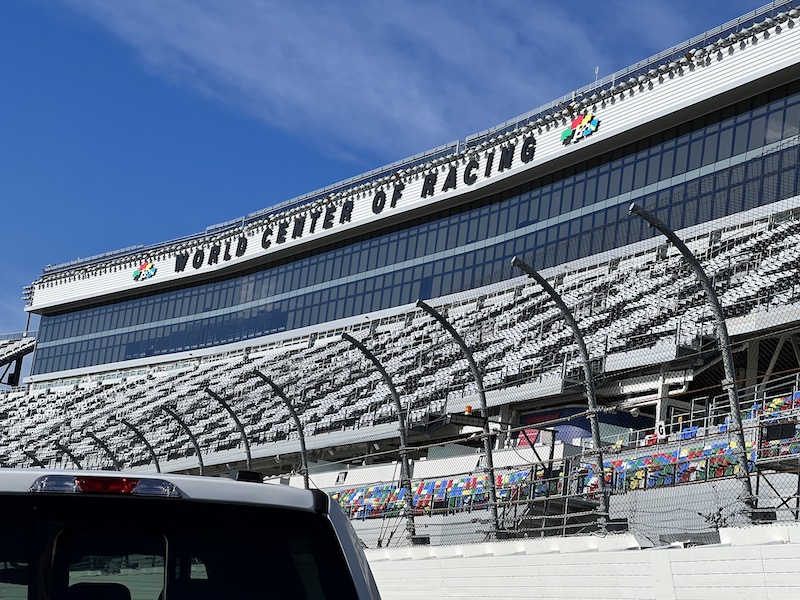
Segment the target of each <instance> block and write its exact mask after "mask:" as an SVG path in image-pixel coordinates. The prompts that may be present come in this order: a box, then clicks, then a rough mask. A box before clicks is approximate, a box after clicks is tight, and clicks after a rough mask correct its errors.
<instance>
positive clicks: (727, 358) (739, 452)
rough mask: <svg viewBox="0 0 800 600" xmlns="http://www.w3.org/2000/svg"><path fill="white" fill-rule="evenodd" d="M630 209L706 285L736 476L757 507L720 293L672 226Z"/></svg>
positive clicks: (747, 498) (633, 207) (751, 504)
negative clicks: (737, 469)
mask: <svg viewBox="0 0 800 600" xmlns="http://www.w3.org/2000/svg"><path fill="white" fill-rule="evenodd" d="M628 210H629V212H630V214H632V215H639V216H640V217H641V218H643V219H644V220H645V221H647V223H648V224H649V225H650V227H655V228H656V229H658V230H659V231H660V232H661V233H663V234H664V236H665V237H666V238H667V239H668V240H669V241H670V242H672V244H673V245H674V246H675V247H676V248H677V249H678V250H679V251H680V253H681V254H682V255H683V258H684V259H685V260H686V262H687V263H688V264H689V266H690V267H691V269H692V271H694V274H695V276H696V277H697V279H698V280H699V281H700V284H701V285H702V286H703V289H704V290H705V292H706V297H707V298H708V303H709V305H710V306H711V311H712V312H713V314H714V324H715V331H716V333H717V336H716V337H717V348H719V351H720V353H721V354H722V367H723V369H724V372H725V379H724V380H723V381H722V382H721V383H722V389H723V390H725V391H726V392H727V394H728V404H729V406H730V413H731V422H732V423H733V427H732V428H731V433H733V435H734V437H735V438H736V445H737V448H736V456H737V460H738V462H739V472H738V474H737V475H738V477H739V478H741V480H742V485H743V487H744V495H745V498H744V502H745V504H746V505H747V506H748V507H749V508H754V507H755V504H754V502H753V501H754V497H753V487H752V484H751V483H750V467H749V465H748V462H747V446H746V445H745V440H744V429H743V427H742V413H741V407H740V406H739V392H738V391H737V389H736V373H735V371H734V368H733V352H732V351H731V341H730V338H729V337H728V326H727V324H726V323H725V315H724V313H723V312H722V306H721V305H720V303H719V298H718V297H717V292H716V290H715V289H714V285H713V284H712V283H711V280H710V279H709V278H708V275H706V272H705V271H704V270H703V266H702V265H701V264H700V261H698V260H697V258H695V256H694V254H692V251H691V250H689V248H688V247H687V246H686V244H685V243H684V242H683V240H682V239H681V238H679V237H678V236H677V234H676V233H675V232H674V231H672V229H670V228H669V226H667V225H666V224H665V223H664V222H663V221H661V220H660V219H659V218H658V217H656V216H655V215H653V214H651V213H649V212H648V211H646V210H645V209H644V208H642V207H641V206H639V205H637V204H636V203H635V202H634V203H632V204H631V205H630V207H629V209H628Z"/></svg>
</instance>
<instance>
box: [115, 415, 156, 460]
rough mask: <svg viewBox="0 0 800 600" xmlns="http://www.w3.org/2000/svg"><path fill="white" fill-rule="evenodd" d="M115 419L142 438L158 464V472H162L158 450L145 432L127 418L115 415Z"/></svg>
mask: <svg viewBox="0 0 800 600" xmlns="http://www.w3.org/2000/svg"><path fill="white" fill-rule="evenodd" d="M114 420H116V421H119V422H120V423H122V424H123V425H125V427H127V428H128V429H130V430H131V431H132V432H133V433H134V435H136V437H137V438H139V440H141V442H142V443H143V444H144V445H145V447H146V448H147V451H148V452H150V457H151V458H152V459H153V462H154V463H155V464H156V472H158V473H161V465H160V464H159V462H158V456H157V455H156V451H155V450H154V449H153V446H152V445H151V444H150V442H148V441H147V438H146V437H144V434H143V433H142V432H141V431H140V430H139V429H138V428H137V427H136V426H135V425H134V424H133V423H131V422H130V421H128V420H127V419H120V418H117V417H115V418H114Z"/></svg>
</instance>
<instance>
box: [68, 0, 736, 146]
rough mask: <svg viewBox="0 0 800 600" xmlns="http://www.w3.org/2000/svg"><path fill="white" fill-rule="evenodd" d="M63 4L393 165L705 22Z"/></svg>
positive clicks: (205, 0)
mask: <svg viewBox="0 0 800 600" xmlns="http://www.w3.org/2000/svg"><path fill="white" fill-rule="evenodd" d="M67 1H68V2H69V3H70V5H71V6H73V7H74V9H75V10H77V11H79V12H82V13H84V14H86V15H89V16H91V17H92V18H94V19H96V20H97V21H98V22H99V23H100V24H101V25H102V26H103V27H105V28H107V29H108V30H110V31H111V32H113V33H114V34H115V35H116V36H118V37H119V38H121V39H123V40H124V41H125V42H127V43H128V44H130V45H131V46H132V47H133V48H135V49H136V51H137V53H138V54H139V56H140V57H141V58H142V60H143V61H144V63H145V65H146V68H148V69H149V70H150V71H151V72H153V73H154V74H158V75H159V76H162V77H166V78H169V79H170V80H172V81H174V82H175V83H177V84H179V85H185V86H190V87H192V88H194V89H196V90H198V91H200V92H202V93H204V94H207V95H209V96H212V97H214V98H216V99H217V100H219V101H221V102H223V103H225V104H227V105H228V106H230V107H232V108H233V109H235V110H238V111H242V112H245V113H247V114H250V115H253V116H255V117H257V118H258V119H260V120H263V121H264V122H265V123H267V124H269V125H270V126H272V127H275V128H278V129H281V130H284V131H286V132H289V133H290V134H299V133H303V134H305V135H307V136H308V137H309V138H312V137H313V138H314V139H315V140H316V143H318V144H319V145H322V146H327V147H329V148H334V147H339V148H340V149H341V151H342V152H343V153H344V154H347V153H348V152H359V151H364V150H369V151H370V152H373V153H377V154H378V155H382V156H385V157H393V158H397V157H400V156H405V155H408V154H412V153H416V152H420V151H423V150H427V149H429V148H432V147H434V146H437V145H440V144H443V143H447V142H450V141H453V140H455V139H459V138H462V139H463V138H464V137H466V136H467V135H469V134H472V133H476V132H478V131H480V130H482V129H485V128H488V127H491V126H493V125H496V124H498V123H500V122H502V121H505V120H507V119H510V118H512V117H514V116H516V115H518V114H521V113H523V112H525V111H527V110H530V109H533V108H535V107H537V106H539V105H540V104H543V103H545V102H548V101H550V100H553V99H555V98H557V97H559V96H561V95H564V94H567V93H569V92H570V90H571V89H573V88H577V87H580V86H582V85H585V84H587V83H590V82H591V81H592V79H593V77H594V68H595V66H600V68H601V74H602V75H607V74H609V73H610V72H612V71H614V70H618V69H620V68H623V67H625V66H627V65H628V64H630V63H632V62H634V61H636V60H640V59H643V58H646V57H647V56H648V55H649V54H650V53H653V52H655V51H658V50H661V49H663V47H664V46H665V45H671V44H674V43H677V42H679V41H681V40H682V39H683V37H688V36H689V35H691V34H694V33H697V31H694V30H692V29H691V27H693V26H696V25H694V23H696V22H699V19H698V11H697V10H696V9H695V10H694V11H691V10H689V8H690V7H691V6H692V4H691V3H689V2H686V1H681V2H678V3H677V5H676V3H670V4H669V5H664V4H659V3H641V2H632V1H630V0H616V1H614V2H609V3H606V4H604V5H603V6H602V7H601V8H597V9H590V8H587V7H585V6H580V5H579V6H571V5H565V4H563V3H557V2H537V3H529V2H512V1H510V0H506V1H499V2H491V3H490V2H480V1H478V0H461V1H458V2H455V1H443V2H427V1H424V0H397V1H395V2H377V1H372V0H348V2H346V3H341V2H336V3H334V2H303V3H299V2H277V1H267V0H263V1H261V0H237V2H229V1H223V0H191V1H190V0H170V1H168V2H166V1H159V0H137V1H136V2H107V1H105V0H67ZM680 5H683V6H684V7H685V8H686V10H681V6H680ZM734 8H735V7H728V9H727V10H734ZM717 12H718V11H717ZM709 14H713V20H711V21H710V23H712V24H716V23H717V19H720V18H721V17H719V16H717V14H716V13H714V11H713V9H707V16H709ZM656 24H657V26H656ZM683 32H686V33H685V34H684V35H681V34H682V33H683Z"/></svg>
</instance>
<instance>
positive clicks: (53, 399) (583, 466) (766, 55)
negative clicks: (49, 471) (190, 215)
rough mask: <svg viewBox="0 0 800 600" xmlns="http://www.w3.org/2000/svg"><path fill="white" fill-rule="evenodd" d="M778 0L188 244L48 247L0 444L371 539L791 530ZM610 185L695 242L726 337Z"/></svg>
mask: <svg viewBox="0 0 800 600" xmlns="http://www.w3.org/2000/svg"><path fill="white" fill-rule="evenodd" d="M796 4H797V2H795V1H788V2H774V3H772V4H770V5H768V6H765V7H763V8H760V9H758V10H756V11H753V12H752V13H749V14H747V15H744V16H742V17H741V18H740V19H737V20H736V21H734V22H731V23H727V24H725V25H722V26H720V27H719V28H717V29H716V30H714V31H710V32H706V33H705V34H703V35H702V36H699V37H697V38H694V39H692V40H689V41H688V42H686V43H684V44H681V45H678V46H676V47H674V48H671V49H669V50H667V51H665V52H664V53H661V54H659V55H657V56H654V57H651V58H650V59H648V60H645V61H642V62H641V63H639V64H637V65H634V66H632V67H630V68H628V69H625V70H623V71H620V72H618V73H615V74H614V75H613V76H610V77H608V78H605V79H603V80H600V81H597V82H596V83H594V84H592V85H590V86H587V87H586V88H583V89H580V90H576V91H574V92H571V93H569V94H567V95H565V96H564V97H562V98H559V99H557V100H555V101H553V102H552V103H550V104H548V105H546V106H543V107H539V108H537V109H535V110H533V111H531V112H530V113H527V114H525V115H521V116H520V117H519V118H517V119H514V120H512V121H509V122H508V123H504V124H501V125H499V126H498V127H496V128H493V129H492V130H490V131H486V132H482V133H479V134H476V135H473V136H470V137H467V138H466V139H465V140H463V141H459V142H458V143H456V144H453V145H448V146H444V147H441V148H437V149H434V150H432V151H430V152H428V153H423V154H421V155H418V156H415V157H412V158H410V159H408V160H406V161H400V162H398V163H395V164H392V165H388V166H387V167H386V168H384V169H379V170H377V171H375V172H371V173H366V174H364V175H363V176H361V177H356V178H353V179H351V180H348V181H345V182H341V183H339V184H336V185H332V186H330V187H329V188H326V189H324V190H319V191H317V192H312V193H310V194H308V195H306V196H303V197H301V198H297V199H294V200H291V201H289V202H286V203H283V204H281V205H279V206H276V207H272V208H270V209H266V210H262V211H258V212H254V213H252V214H250V215H248V216H246V217H243V218H241V219H236V220H234V221H231V222H229V223H225V224H222V225H219V226H212V227H209V228H208V229H207V230H206V231H205V232H202V233H200V234H197V235H196V236H189V237H187V238H182V239H180V240H172V241H168V242H165V243H163V244H159V245H157V246H153V247H135V248H128V249H124V250H120V251H116V252H109V253H106V254H104V255H101V256H98V257H94V258H90V259H82V260H78V261H73V262H71V263H66V264H62V265H56V266H48V267H47V268H46V269H45V270H44V271H43V273H42V274H41V276H40V277H39V278H38V279H36V281H34V282H33V283H32V284H31V286H30V287H28V288H26V291H25V295H26V299H27V306H26V310H28V311H29V312H30V313H33V314H37V315H39V318H40V324H39V329H38V331H37V332H28V333H26V334H25V335H16V336H7V337H8V339H4V340H0V364H2V365H5V368H6V371H7V375H6V377H7V378H6V381H4V383H6V384H7V385H6V386H5V387H6V388H7V389H4V390H3V391H2V392H0V406H2V414H3V417H4V423H5V425H6V426H5V427H4V428H3V430H2V434H0V435H2V439H3V451H2V455H1V456H0V461H2V463H3V464H5V465H7V466H13V467H31V466H47V467H63V468H104V469H113V468H131V469H138V470H153V469H160V470H165V471H180V472H193V473H201V474H204V475H218V474H222V473H226V472H228V471H232V470H235V469H250V470H256V471H259V472H261V473H262V474H263V475H264V476H265V477H266V478H267V479H268V480H269V481H274V482H279V483H284V484H290V485H304V479H305V476H307V477H308V480H309V482H310V485H313V486H315V487H319V488H322V489H324V490H326V491H327V492H328V493H329V494H330V495H331V496H332V497H333V498H335V499H336V500H337V501H339V502H340V504H341V505H342V506H343V507H344V508H345V510H346V511H347V512H348V514H349V515H350V516H351V519H352V520H353V523H354V525H355V527H356V530H357V532H358V533H359V535H360V536H361V537H362V540H363V541H364V543H365V544H366V545H367V546H368V547H370V548H379V547H380V548H386V547H391V546H401V547H402V546H414V545H432V546H441V545H447V544H455V543H468V542H469V543H480V542H482V541H486V540H491V539H494V540H497V539H510V538H511V539H522V538H537V537H556V538H558V537H564V536H569V535H574V534H579V533H586V532H612V531H614V532H620V531H621V532H629V533H632V534H635V535H638V536H642V538H644V539H647V540H648V541H649V543H651V544H652V545H655V546H667V545H669V544H672V543H675V542H678V541H679V542H681V543H684V542H685V543H689V542H691V543H692V544H708V543H715V542H716V543H718V542H719V541H720V536H719V530H720V528H721V527H725V526H736V525H747V524H753V523H761V522H789V521H797V520H800V498H798V489H800V487H799V486H800V340H798V330H799V329H800V284H798V274H799V273H798V271H799V270H800V244H799V243H798V242H800V160H799V159H800V11H798V9H797V8H796ZM632 203H636V204H637V205H639V206H642V207H644V208H645V209H647V210H650V211H652V212H653V213H654V214H655V215H657V216H658V217H659V218H660V219H662V220H663V221H664V222H665V223H667V224H668V225H669V226H670V227H671V228H672V229H673V230H674V231H675V232H676V233H677V235H678V237H679V238H680V239H681V240H683V242H684V243H685V244H686V245H687V247H688V248H689V250H690V251H691V253H692V255H693V256H694V257H695V259H696V260H697V261H698V262H699V265H700V266H701V267H702V270H703V272H704V273H705V274H706V276H707V277H708V279H709V280H710V281H711V283H712V285H713V288H714V291H715V294H716V296H717V297H718V299H719V303H720V305H721V306H722V309H723V313H724V319H725V325H726V327H727V330H728V332H729V334H730V342H731V343H730V347H729V348H720V345H719V342H718V340H719V337H718V334H719V328H720V327H719V324H718V323H717V321H716V320H715V315H714V312H713V310H712V309H711V306H710V303H709V297H708V294H707V293H706V291H705V290H704V288H703V286H702V285H701V282H700V281H699V280H698V278H697V277H696V276H695V274H694V273H693V272H692V270H691V268H690V267H689V265H688V264H687V261H686V260H685V257H684V256H683V255H682V254H681V252H680V251H679V249H678V248H677V247H676V246H675V245H674V244H671V243H668V242H667V240H666V239H665V238H664V236H663V235H661V233H660V232H659V231H658V230H657V229H655V228H648V227H647V223H646V222H645V221H644V220H643V219H642V218H640V217H639V216H637V215H636V214H632V213H631V211H630V206H631V204H632ZM514 257H517V258H520V259H522V260H523V261H525V263H526V264H528V265H530V266H531V267H532V268H534V269H536V270H537V272H538V273H540V274H541V275H542V276H543V277H544V278H545V279H546V280H547V281H548V282H550V284H551V285H552V287H553V288H554V290H555V291H556V292H557V294H558V295H559V297H560V298H561V299H563V302H564V303H565V304H566V306H567V307H568V308H569V311H570V313H571V314H572V315H573V317H574V319H575V322H576V323H577V327H578V329H579V330H580V332H581V335H582V338H583V340H584V342H585V346H586V349H587V350H588V355H589V361H590V364H589V365H588V366H587V365H585V364H584V357H583V356H582V355H581V352H580V347H579V346H580V345H579V343H578V340H576V336H575V335H574V332H573V331H572V330H571V329H570V327H568V325H567V322H566V321H565V319H564V316H563V314H562V312H561V311H560V310H559V307H558V306H557V304H556V303H555V302H554V301H553V298H552V297H551V296H550V295H549V294H548V293H547V291H546V290H545V289H544V288H543V287H542V286H541V285H539V284H537V283H536V282H535V281H534V280H532V279H531V278H529V277H527V276H526V275H525V273H523V272H522V271H520V270H519V269H518V268H515V267H513V266H512V259H513V258H514ZM417 300H423V301H425V303H427V305H430V306H431V307H433V309H434V310H435V311H437V312H438V313H439V314H440V315H442V316H443V318H444V319H445V321H446V322H447V323H448V324H449V325H450V326H451V327H452V329H453V330H455V331H456V332H457V333H458V334H459V336H460V338H461V341H463V343H464V345H465V346H466V348H467V349H468V351H466V352H465V351H464V348H463V347H462V346H461V345H460V344H459V339H457V337H456V336H454V335H453V334H452V333H451V332H450V331H448V330H447V329H446V328H444V327H442V324H441V323H440V322H438V321H437V319H435V318H434V317H433V316H431V314H429V313H428V312H426V311H424V310H421V308H420V306H419V304H418V302H417ZM350 336H352V338H354V339H355V340H357V341H358V342H359V343H361V344H362V345H363V346H364V347H366V348H367V349H368V350H369V351H370V352H371V353H373V355H374V356H375V357H376V358H377V360H378V361H379V363H380V364H381V365H382V366H383V369H384V371H385V375H384V373H381V372H380V370H379V369H376V367H375V364H374V363H373V361H371V360H370V358H369V357H368V356H366V355H365V354H364V353H363V352H362V351H360V350H359V349H358V348H357V347H356V346H355V345H354V344H353V343H352V342H351V341H350V340H349V339H348V338H349V337H350ZM726 350H728V351H730V352H731V355H732V357H733V368H734V372H735V380H734V381H733V382H726V374H725V364H724V360H723V359H722V356H721V355H722V354H723V352H724V351H726ZM31 353H32V361H31V362H32V367H31V372H30V374H29V375H28V376H27V377H25V378H24V380H22V381H20V378H19V373H20V370H21V364H22V362H21V361H22V358H23V357H24V356H26V355H28V354H31ZM473 367H477V371H478V374H479V377H476V372H475V369H474V368H473ZM587 368H588V371H589V372H590V373H591V383H592V384H593V388H594V392H595V394H596V399H597V405H598V410H597V411H591V410H589V407H590V405H589V404H587V401H588V400H587V391H586V390H587V388H588V387H589V386H587V385H586V384H587V381H586V378H585V373H586V369H587ZM270 382H272V383H273V384H274V386H273V385H271V384H270ZM730 386H733V387H734V388H735V391H736V396H737V398H738V404H739V408H740V410H739V414H732V410H731V406H730V404H729V400H728V395H727V392H728V390H729V389H730ZM276 388H277V390H279V391H280V392H281V393H278V391H276ZM395 391H396V393H397V398H395V397H394V392H395ZM396 399H398V400H399V406H400V409H401V410H400V413H401V414H398V410H397V406H398V404H397V403H396V402H395V400H396ZM483 402H485V405H486V412H485V413H484V412H483V410H482V407H481V404H482V403H483ZM593 419H597V423H598V427H599V440H600V446H599V447H597V445H596V444H595V443H594V440H593V438H592V435H591V430H592V425H591V423H592V421H593ZM739 423H741V429H740V428H739ZM400 427H404V428H405V429H404V430H403V431H404V432H405V433H406V434H407V445H406V446H404V444H403V442H402V439H403V436H401V435H400V431H401V430H400V429H399V428H400ZM741 433H743V434H744V435H743V439H744V441H745V448H744V450H742V448H741V445H740V443H739V440H740V439H742V438H741V437H740V434H741ZM487 438H488V440H489V443H488V445H487V443H486V440H487ZM487 447H489V448H491V451H490V452H487V451H486V448H487ZM742 453H743V455H744V456H746V472H745V470H744V469H743V467H744V466H745V465H742V464H741V463H740V462H738V458H737V457H738V456H739V455H742ZM404 454H406V455H407V457H408V458H409V460H410V462H411V469H410V473H409V478H410V481H409V482H406V481H403V475H402V472H403V460H402V459H403V455H404ZM601 462H602V465H601V464H600V463H601ZM492 474H493V475H494V477H492V476H491V475H492ZM744 481H749V482H750V483H749V484H748V485H747V486H746V487H744V488H743V482H744ZM409 486H410V487H409ZM408 489H410V490H411V494H410V497H409V493H408ZM743 490H746V491H745V492H743ZM747 490H749V491H747ZM604 499H605V500H606V501H607V506H608V511H607V512H606V511H605V508H604Z"/></svg>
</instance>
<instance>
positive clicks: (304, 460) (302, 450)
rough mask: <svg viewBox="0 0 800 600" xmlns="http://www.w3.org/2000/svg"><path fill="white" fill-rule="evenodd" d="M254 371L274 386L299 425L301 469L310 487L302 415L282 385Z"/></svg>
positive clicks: (255, 370)
mask: <svg viewBox="0 0 800 600" xmlns="http://www.w3.org/2000/svg"><path fill="white" fill-rule="evenodd" d="M253 372H254V373H255V374H256V375H258V376H259V377H260V378H261V379H263V380H264V381H265V382H266V383H267V385H269V387H271V388H272V391H274V392H275V395H276V396H278V398H280V399H281V400H283V403H284V404H285V405H286V408H287V409H288V410H289V414H290V415H291V416H292V419H294V424H295V427H297V435H298V437H299V439H300V464H301V467H300V469H301V470H302V471H303V485H304V486H305V488H306V489H308V452H307V450H306V436H305V433H304V432H303V423H302V422H301V421H300V417H299V416H298V415H297V411H296V410H295V409H294V406H293V405H292V402H291V401H290V400H289V398H287V397H286V394H285V393H284V391H283V388H281V386H279V385H278V384H277V383H275V382H274V381H272V379H270V378H269V377H267V376H266V375H264V373H262V372H261V371H259V370H258V369H253Z"/></svg>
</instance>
